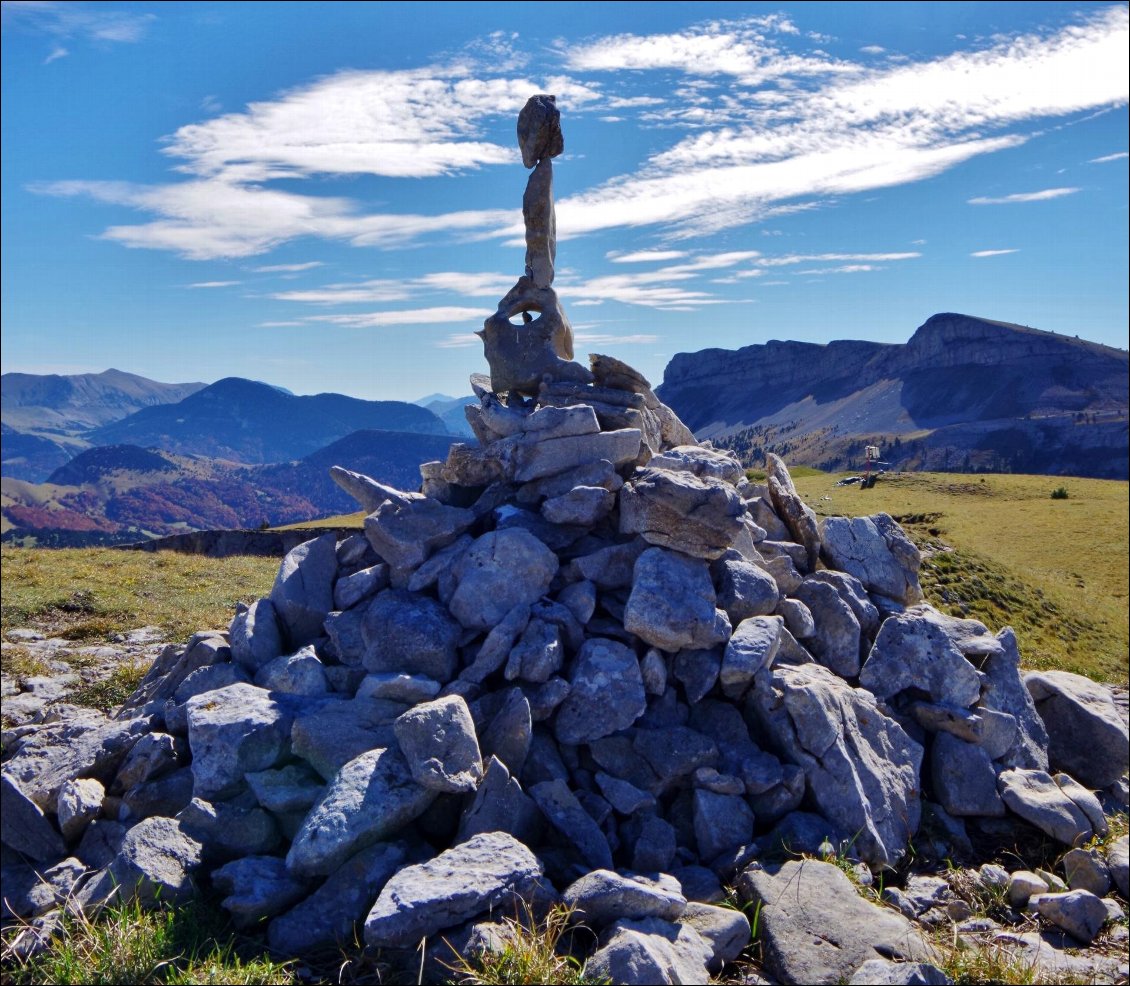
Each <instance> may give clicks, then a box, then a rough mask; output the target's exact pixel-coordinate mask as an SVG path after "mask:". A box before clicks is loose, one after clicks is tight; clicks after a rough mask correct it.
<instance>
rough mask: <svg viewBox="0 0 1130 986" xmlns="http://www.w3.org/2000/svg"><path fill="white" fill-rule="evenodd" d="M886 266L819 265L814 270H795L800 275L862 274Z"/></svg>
mask: <svg viewBox="0 0 1130 986" xmlns="http://www.w3.org/2000/svg"><path fill="white" fill-rule="evenodd" d="M884 269H885V268H883V267H880V266H877V265H875V264H844V265H843V266H842V267H819V268H816V269H814V270H796V271H793V273H794V274H796V275H797V276H798V277H799V276H801V275H809V276H814V275H824V274H862V273H865V272H867V271H873V270H884Z"/></svg>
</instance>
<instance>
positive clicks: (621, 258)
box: [604, 250, 687, 264]
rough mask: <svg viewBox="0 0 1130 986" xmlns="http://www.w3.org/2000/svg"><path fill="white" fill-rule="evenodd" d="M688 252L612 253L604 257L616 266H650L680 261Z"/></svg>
mask: <svg viewBox="0 0 1130 986" xmlns="http://www.w3.org/2000/svg"><path fill="white" fill-rule="evenodd" d="M686 255H687V252H686V250H636V251H635V252H634V253H617V252H615V251H611V252H609V253H606V254H605V255H604V256H605V257H606V258H607V259H608V260H611V261H612V262H613V263H614V264H649V263H653V262H660V261H663V260H678V259H679V257H685V256H686Z"/></svg>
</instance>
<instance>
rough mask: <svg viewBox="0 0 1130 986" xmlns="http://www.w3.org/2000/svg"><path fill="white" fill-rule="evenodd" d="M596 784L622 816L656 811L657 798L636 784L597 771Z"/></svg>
mask: <svg viewBox="0 0 1130 986" xmlns="http://www.w3.org/2000/svg"><path fill="white" fill-rule="evenodd" d="M595 780H596V784H597V787H599V788H600V791H601V793H602V794H603V795H604V796H605V798H607V799H608V803H609V804H610V805H612V807H613V808H614V809H615V810H616V811H617V812H619V814H621V815H633V814H635V813H636V812H637V811H654V810H655V798H654V797H653V796H652V795H651V794H649V793H648V792H647V791H641V790H640V789H639V788H638V787H636V786H635V785H634V784H629V783H628V782H627V781H625V780H622V779H621V778H619V777H613V776H612V775H611V774H606V773H604V771H597V773H596V778H595Z"/></svg>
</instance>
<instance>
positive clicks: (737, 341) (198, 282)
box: [2, 0, 1130, 400]
mask: <svg viewBox="0 0 1130 986" xmlns="http://www.w3.org/2000/svg"><path fill="white" fill-rule="evenodd" d="M1127 38H1128V13H1127V6H1126V5H1125V4H1114V5H1111V4H1105V3H1096V4H1063V3H1035V4H1023V3H929V4H914V3H904V4H898V3H882V4H868V3H853V4H846V3H803V4H784V5H777V4H746V3H726V4H712V3H685V4H673V3H672V4H666V3H665V4H642V3H641V4H618V3H584V4H573V3H474V4H470V3H468V4H457V3H445V4H442V5H438V6H437V5H432V4H423V3H418V4H417V3H410V4H398V3H381V4H362V3H341V4H338V3H319V4H316V5H315V4H308V3H281V4H273V3H238V4H234V3H161V4H145V3H133V4H114V3H98V4H87V3H66V4H62V3H50V2H43V3H8V2H6V0H5V2H4V3H3V66H2V74H3V78H2V83H3V91H2V99H3V134H2V139H3V187H2V195H3V199H2V203H3V208H2V221H3V251H2V263H3V272H2V273H3V284H2V320H3V321H2V324H3V335H2V340H3V343H2V357H3V360H2V361H3V370H4V371H5V372H7V371H15V370H19V371H25V372H36V373H50V372H57V373H76V372H87V371H98V370H102V369H105V368H107V367H110V366H114V367H117V368H119V369H123V370H128V371H131V372H135V373H140V374H143V375H145V376H148V377H152V378H155V379H159V380H166V381H182V380H205V381H211V380H215V379H218V378H220V377H223V376H232V375H236V376H247V377H252V378H254V379H260V380H266V381H268V382H270V383H274V384H279V385H282V386H285V387H288V388H290V389H291V390H293V391H295V392H296V393H317V392H320V391H327V390H336V391H340V392H343V393H348V394H353V395H355V396H360V397H367V398H386V399H392V398H395V399H409V400H411V399H415V398H418V397H421V396H423V395H424V394H428V393H432V392H437V391H438V392H443V393H448V394H462V393H466V392H467V391H468V387H467V375H468V374H469V373H471V372H481V371H484V370H485V369H486V366H485V361H484V360H483V357H482V347H481V343H480V342H479V340H478V339H477V338H476V337H475V336H474V335H472V332H473V331H474V330H475V329H477V328H480V327H481V326H482V321H483V319H484V318H485V317H486V316H487V315H488V314H490V313H491V312H492V311H493V310H494V307H495V305H496V303H497V301H498V299H499V298H500V297H501V296H502V295H503V294H504V293H505V292H506V290H507V289H508V288H509V287H510V286H511V285H512V284H513V283H514V280H515V279H516V278H517V276H518V275H519V274H520V273H521V272H522V265H523V253H524V246H523V242H522V228H521V212H520V209H521V196H522V192H523V189H524V188H525V182H526V178H527V172H526V171H525V169H524V168H523V167H522V165H521V160H520V157H519V155H518V149H517V143H516V140H515V136H514V128H515V120H516V117H517V113H518V110H519V109H520V108H521V106H522V105H523V103H524V102H525V100H526V98H527V97H528V96H530V95H532V94H534V93H537V92H550V93H555V94H556V95H557V100H558V106H559V107H560V108H561V111H562V127H563V130H564V135H565V154H564V155H563V156H562V157H560V158H558V159H557V160H556V161H555V183H556V187H555V193H556V198H557V212H558V230H559V244H558V256H557V280H556V283H555V287H556V288H557V290H558V293H559V295H560V298H561V301H562V303H563V305H564V307H565V309H566V311H567V313H568V314H569V317H570V318H571V320H572V322H573V326H574V331H575V333H576V336H577V350H578V354H579V356H580V358H581V359H582V360H583V359H584V354H586V353H588V352H604V353H610V354H612V355H615V356H618V357H620V358H621V359H624V360H626V361H628V362H629V363H631V364H633V365H634V366H637V367H638V368H639V369H640V370H641V371H643V372H644V373H645V374H647V375H648V376H649V377H650V378H651V379H652V381H653V382H656V383H657V382H658V381H659V380H660V379H661V377H662V372H663V367H664V366H665V365H666V363H667V361H668V359H669V358H670V357H671V356H672V355H673V354H675V353H676V352H685V351H694V350H698V349H703V348H706V347H725V348H737V347H739V346H743V345H748V344H751V343H760V342H765V341H767V340H769V339H800V340H806V341H811V342H827V341H831V340H833V339H842V338H856V339H871V340H877V341H885V342H902V341H905V340H906V339H907V338H908V337H909V336H910V334H911V333H912V332H913V330H914V329H915V328H916V327H917V326H918V325H919V324H921V323H922V322H923V321H924V320H925V319H926V318H927V317H928V316H930V315H931V314H933V313H934V312H938V311H960V312H967V313H970V314H977V315H983V316H986V317H990V318H996V319H1001V320H1005V321H1012V322H1018V323H1022V324H1027V325H1032V326H1035V327H1038V328H1043V329H1050V330H1054V331H1057V332H1063V333H1068V334H1071V335H1079V336H1081V337H1083V338H1087V339H1093V340H1096V341H1099V342H1103V343H1106V344H1108V345H1113V346H1118V347H1120V348H1126V347H1127V318H1128V315H1127V266H1128V258H1127V240H1128V229H1127V148H1128V135H1127V93H1128V77H1130V73H1128V65H1130V56H1128V53H1127V52H1128V47H1127Z"/></svg>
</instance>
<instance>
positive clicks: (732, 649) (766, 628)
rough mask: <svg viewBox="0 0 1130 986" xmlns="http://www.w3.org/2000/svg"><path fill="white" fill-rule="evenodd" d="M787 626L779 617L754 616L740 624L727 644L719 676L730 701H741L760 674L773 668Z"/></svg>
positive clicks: (723, 690)
mask: <svg viewBox="0 0 1130 986" xmlns="http://www.w3.org/2000/svg"><path fill="white" fill-rule="evenodd" d="M783 623H784V621H783V620H782V619H781V617H779V616H751V617H750V618H749V619H748V620H742V622H741V623H739V624H738V626H737V628H736V629H735V630H734V634H733V636H732V637H730V639H729V641H727V643H726V650H725V651H724V652H723V655H722V667H721V670H720V671H719V674H718V678H719V680H720V681H721V682H722V692H723V694H724V695H726V697H727V698H730V699H734V700H736V699H739V698H741V697H742V695H744V694H745V692H746V690H747V689H748V688H749V687H750V686H751V685H752V684H753V679H754V676H755V675H756V674H757V672H758V671H760V670H761V669H762V668H767V667H769V666H771V665H772V663H773V659H774V658H775V657H776V656H777V649H778V648H779V647H780V645H781V627H782V625H783Z"/></svg>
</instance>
